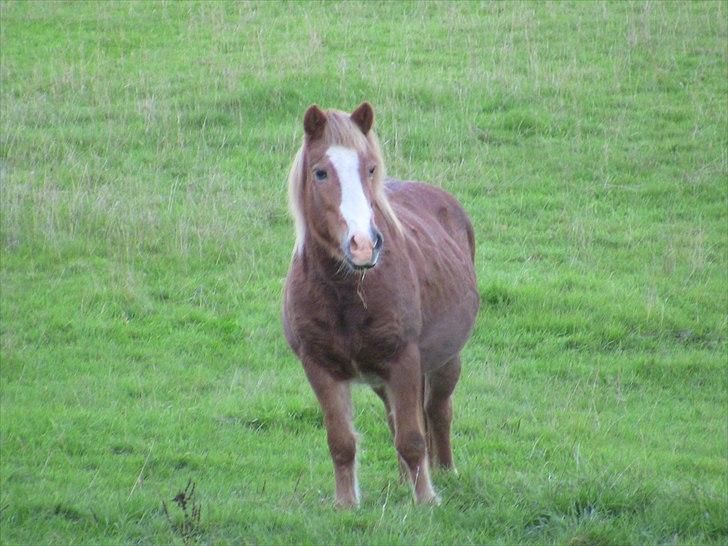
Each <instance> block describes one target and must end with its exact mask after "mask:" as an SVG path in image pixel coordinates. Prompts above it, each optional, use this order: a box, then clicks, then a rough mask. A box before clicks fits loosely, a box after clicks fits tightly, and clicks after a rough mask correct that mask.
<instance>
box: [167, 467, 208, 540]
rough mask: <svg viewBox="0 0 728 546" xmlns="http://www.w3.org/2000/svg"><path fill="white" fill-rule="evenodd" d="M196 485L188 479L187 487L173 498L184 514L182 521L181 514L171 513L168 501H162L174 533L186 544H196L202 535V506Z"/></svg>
mask: <svg viewBox="0 0 728 546" xmlns="http://www.w3.org/2000/svg"><path fill="white" fill-rule="evenodd" d="M195 487H196V485H195V482H193V481H192V480H191V479H190V480H188V481H187V485H186V486H185V488H184V489H183V490H182V491H180V492H179V493H177V494H176V495H175V496H174V497H173V498H172V502H173V503H174V504H175V505H176V506H177V508H178V509H179V512H181V514H182V515H181V521H180V516H179V515H172V514H170V511H169V508H167V503H166V502H165V501H162V510H163V511H164V515H165V517H166V518H167V521H168V522H169V526H170V529H171V530H172V532H173V533H175V534H177V535H179V537H180V538H181V539H182V543H183V544H185V545H187V544H195V543H197V542H198V541H199V540H200V538H201V537H202V525H201V514H202V507H201V506H200V502H199V501H198V500H197V499H196V498H195ZM175 512H176V510H175Z"/></svg>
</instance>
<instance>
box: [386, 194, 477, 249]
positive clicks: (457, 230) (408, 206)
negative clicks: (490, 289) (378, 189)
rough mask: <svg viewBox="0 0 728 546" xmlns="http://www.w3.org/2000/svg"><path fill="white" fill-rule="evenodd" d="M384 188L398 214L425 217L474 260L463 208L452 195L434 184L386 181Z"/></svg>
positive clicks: (471, 234)
mask: <svg viewBox="0 0 728 546" xmlns="http://www.w3.org/2000/svg"><path fill="white" fill-rule="evenodd" d="M385 189H386V193H387V198H388V199H389V201H390V203H392V205H393V206H394V207H395V209H397V210H398V212H399V216H403V215H402V212H403V210H406V211H408V212H409V213H411V214H413V215H414V216H415V217H417V218H420V219H421V218H423V216H428V217H429V218H431V219H432V220H433V221H436V222H437V223H438V224H439V225H440V226H441V227H442V228H443V229H444V230H445V231H446V232H447V233H448V235H450V237H452V238H453V240H455V241H456V242H457V243H458V246H459V247H460V248H461V249H462V250H463V251H464V252H465V253H466V254H468V255H469V256H470V260H471V262H473V261H474V260H475V236H474V234H473V226H472V224H471V222H470V218H468V214H467V213H466V212H465V209H463V207H462V205H461V204H460V203H458V201H457V199H455V198H454V197H453V196H452V195H450V194H449V193H448V192H446V191H445V190H442V189H440V188H438V187H436V186H431V185H429V184H424V183H422V182H411V181H407V182H403V181H400V180H387V182H386V184H385ZM404 216H409V215H408V214H405V215H404ZM405 223H406V219H405Z"/></svg>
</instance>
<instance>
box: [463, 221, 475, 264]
mask: <svg viewBox="0 0 728 546" xmlns="http://www.w3.org/2000/svg"><path fill="white" fill-rule="evenodd" d="M465 232H466V234H467V236H468V246H469V247H470V259H471V260H472V261H473V263H475V231H473V224H472V223H471V222H470V220H469V219H467V221H466V222H465Z"/></svg>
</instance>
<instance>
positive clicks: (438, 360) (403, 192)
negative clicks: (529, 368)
mask: <svg viewBox="0 0 728 546" xmlns="http://www.w3.org/2000/svg"><path fill="white" fill-rule="evenodd" d="M385 188H386V192H387V197H388V199H389V201H390V204H391V205H392V207H393V209H394V211H395V213H396V214H397V217H398V219H399V220H400V222H401V224H402V227H403V229H404V232H405V236H406V239H407V241H408V247H409V255H410V259H411V260H412V262H413V264H414V268H415V270H416V271H417V276H418V278H419V293H420V299H421V308H422V315H423V316H422V319H423V320H422V333H421V336H420V353H421V357H422V359H423V369H424V370H425V371H431V370H433V369H436V368H437V367H439V366H441V365H443V364H445V363H446V362H447V361H448V360H450V359H451V358H453V357H454V356H455V355H456V354H457V353H458V352H459V351H460V349H462V347H463V345H464V344H465V342H466V341H467V339H468V337H469V336H470V332H471V331H472V327H473V324H474V322H475V316H476V314H477V311H478V307H479V304H480V299H479V296H478V291H477V284H476V279H475V267H474V256H475V238H474V235H473V227H472V224H471V222H470V219H469V218H468V215H467V213H466V212H465V210H464V209H463V207H462V206H461V205H460V203H458V201H457V200H456V199H455V198H454V197H453V196H452V195H450V194H449V193H447V192H446V191H444V190H442V189H440V188H437V187H435V186H430V185H428V184H423V183H420V182H400V181H395V180H389V181H387V183H386V186H385Z"/></svg>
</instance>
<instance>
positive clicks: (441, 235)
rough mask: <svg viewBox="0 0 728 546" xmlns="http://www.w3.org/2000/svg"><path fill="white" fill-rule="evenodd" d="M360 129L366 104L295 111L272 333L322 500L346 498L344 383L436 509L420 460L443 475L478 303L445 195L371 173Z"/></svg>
mask: <svg viewBox="0 0 728 546" xmlns="http://www.w3.org/2000/svg"><path fill="white" fill-rule="evenodd" d="M373 124H374V111H373V109H372V106H371V105H370V104H369V103H368V102H364V103H362V104H361V105H360V106H358V107H357V108H356V109H355V110H354V111H353V112H352V113H351V114H348V113H346V112H342V111H339V110H325V111H324V110H321V109H320V108H319V107H318V106H316V105H313V106H311V107H310V108H308V110H307V111H306V113H305V115H304V118H303V130H304V136H303V143H302V144H301V147H300V149H299V150H298V152H297V154H296V156H295V158H294V161H293V165H292V167H291V170H290V174H289V179H288V197H289V208H290V212H291V215H292V217H293V221H294V224H295V235H296V239H295V245H294V249H293V255H292V259H291V264H290V268H289V271H288V275H287V278H286V285H285V290H284V294H283V317H282V318H283V330H284V333H285V337H286V340H287V342H288V344H289V345H290V347H291V349H292V350H293V352H294V353H295V354H296V356H297V357H298V359H299V360H300V361H301V363H302V365H303V369H304V372H305V374H306V377H307V378H308V381H309V383H310V385H311V388H312V389H313V392H314V393H315V395H316V398H317V399H318V402H319V404H320V406H321V409H322V412H323V417H324V424H325V427H326V432H327V439H328V446H329V451H330V454H331V458H332V461H333V466H334V477H335V487H336V505H338V506H341V507H353V506H357V505H358V504H359V485H358V481H357V477H356V434H355V431H354V428H353V425H352V402H351V390H350V388H351V384H352V383H354V382H364V383H368V384H369V385H370V386H371V387H372V389H373V390H374V392H375V393H376V394H377V395H378V396H379V397H380V398H381V399H382V401H383V402H384V406H385V409H386V412H387V421H388V425H389V428H390V431H391V434H392V436H393V439H394V445H395V448H396V451H397V455H398V459H399V464H400V472H401V473H402V474H401V476H400V477H401V478H402V479H403V480H407V481H409V483H410V484H411V486H412V491H413V496H414V500H415V502H417V503H435V504H436V503H438V502H439V498H438V496H437V495H436V493H435V491H434V489H433V486H432V482H431V479H430V463H432V465H433V466H436V467H441V468H444V469H454V466H453V457H452V449H451V443H450V426H451V421H452V394H453V391H454V389H455V385H456V384H457V382H458V379H459V377H460V351H461V350H462V348H463V346H464V345H465V343H466V341H467V340H468V338H469V337H470V334H471V332H472V329H473V325H474V323H475V318H476V315H477V312H478V308H479V306H480V298H479V295H478V290H477V285H476V278H475V266H474V263H475V237H474V232H473V227H472V224H471V222H470V220H469V218H468V215H467V214H466V212H465V210H464V209H463V207H462V206H461V205H460V204H459V203H458V202H457V201H456V200H455V198H454V197H452V196H451V195H450V194H448V193H447V192H445V191H443V190H441V189H439V188H436V187H434V186H430V185H427V184H424V183H420V182H403V181H397V180H393V179H389V178H387V177H386V176H385V172H384V170H385V169H384V162H383V159H382V153H381V149H380V145H379V141H378V139H377V136H376V134H375V133H374V131H373V129H372V126H373Z"/></svg>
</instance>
